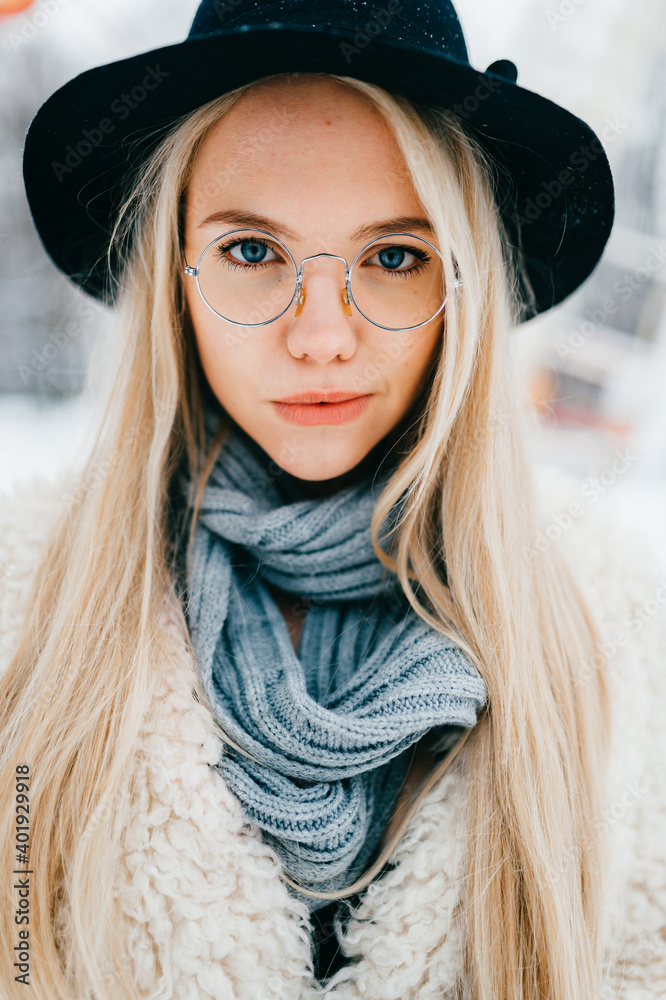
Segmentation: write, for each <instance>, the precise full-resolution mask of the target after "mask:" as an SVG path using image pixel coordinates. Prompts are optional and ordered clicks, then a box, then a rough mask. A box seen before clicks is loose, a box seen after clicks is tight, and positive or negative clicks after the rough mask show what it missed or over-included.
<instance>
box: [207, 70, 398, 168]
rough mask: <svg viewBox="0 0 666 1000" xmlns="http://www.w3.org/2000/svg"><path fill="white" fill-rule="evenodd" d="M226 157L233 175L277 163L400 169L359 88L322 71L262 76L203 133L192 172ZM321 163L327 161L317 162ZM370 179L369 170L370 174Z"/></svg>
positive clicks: (387, 132) (388, 136) (383, 126)
mask: <svg viewBox="0 0 666 1000" xmlns="http://www.w3.org/2000/svg"><path fill="white" fill-rule="evenodd" d="M222 161H224V162H226V163H227V165H228V168H229V174H230V175H231V174H233V176H235V177H243V176H249V177H250V178H252V177H255V176H257V174H258V173H262V174H269V173H270V172H271V171H275V170H279V169H284V170H286V169H289V170H291V171H298V172H299V173H302V172H304V171H305V170H310V171H311V170H313V169H316V170H317V171H318V173H321V172H325V173H326V174H330V173H331V167H332V165H334V164H336V165H338V166H342V164H343V163H346V164H347V176H349V173H350V172H354V171H356V170H358V169H365V170H366V171H367V170H370V169H375V170H377V168H378V167H379V166H380V165H381V172H382V173H383V174H385V175H386V174H391V175H404V174H405V171H406V165H405V163H404V158H403V156H402V153H401V151H400V149H399V147H398V144H397V142H396V140H395V138H394V136H393V134H392V131H391V129H390V127H389V126H388V125H387V123H386V122H384V120H383V119H382V117H381V115H380V114H379V113H378V112H377V111H376V110H375V109H374V108H373V107H372V106H371V105H370V103H369V102H368V101H367V100H366V99H365V98H364V97H363V96H362V95H360V94H357V93H354V92H353V91H351V90H350V89H349V88H347V87H344V86H343V85H342V84H340V83H339V82H337V81H335V80H333V79H332V78H330V77H327V76H322V77H319V78H315V79H314V80H313V79H310V78H308V79H296V80H293V79H284V78H278V79H276V80H268V81H265V82H262V83H259V84H257V85H255V86H254V87H252V88H250V90H249V91H247V92H246V93H245V94H244V95H243V96H242V97H241V98H240V99H239V101H238V102H237V103H236V104H235V105H234V106H233V107H232V108H231V110H230V111H229V112H227V114H226V115H224V117H223V118H222V119H220V121H218V122H217V123H216V124H215V125H213V126H212V127H211V128H210V130H209V131H208V133H207V135H206V136H205V138H204V139H203V141H202V143H201V146H200V150H199V153H198V156H197V160H196V163H195V166H194V170H193V173H192V180H193V181H194V182H196V180H197V179H199V178H200V177H201V176H202V175H204V174H205V173H206V172H207V171H208V170H209V169H210V167H211V165H212V164H216V165H219V164H220V163H221V162H222ZM326 164H330V165H331V166H329V168H328V169H325V167H326ZM375 178H376V179H377V175H376V174H375Z"/></svg>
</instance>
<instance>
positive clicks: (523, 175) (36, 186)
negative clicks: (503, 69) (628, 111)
mask: <svg viewBox="0 0 666 1000" xmlns="http://www.w3.org/2000/svg"><path fill="white" fill-rule="evenodd" d="M288 71H292V72H297V71H301V72H308V71H309V72H323V73H337V74H340V75H345V76H354V77H357V78H359V79H362V80H366V81H369V82H372V83H376V84H378V85H379V86H381V87H383V88H384V89H386V90H388V91H390V92H395V93H399V94H403V95H404V96H406V97H407V98H409V99H410V100H413V101H415V102H417V103H419V104H436V105H440V106H443V107H446V108H451V109H456V110H457V113H458V114H460V115H461V117H462V118H463V120H464V123H465V125H466V126H467V127H470V128H471V129H472V130H473V133H474V135H475V137H476V138H477V139H478V140H479V141H480V143H481V145H482V146H483V147H484V149H485V150H486V152H487V153H488V154H489V155H490V157H491V158H492V160H493V162H494V164H495V167H496V169H495V171H494V174H495V189H496V197H497V200H498V203H499V205H500V210H501V214H502V217H503V219H504V222H505V226H506V229H507V232H508V235H509V238H510V240H511V243H512V245H513V246H514V247H517V248H519V249H520V252H521V254H522V258H523V261H524V266H525V269H526V272H527V277H528V279H529V282H530V284H531V286H532V289H533V292H534V302H533V304H532V305H531V306H530V307H528V308H526V310H525V316H524V318H525V319H527V318H530V316H533V315H536V314H538V313H541V312H544V311H545V310H547V309H550V308H552V307H553V306H555V305H557V304H558V303H559V302H561V301H562V300H563V299H565V298H566V297H567V296H568V295H570V294H571V293H572V292H573V291H575V290H576V289H577V288H578V287H579V286H580V285H581V284H582V282H583V281H585V279H586V278H587V277H588V276H589V275H590V274H591V273H592V271H593V270H594V268H595V266H596V264H597V263H598V261H599V259H600V257H601V255H602V253H603V249H604V247H605V245H606V242H607V240H608V237H609V235H610V231H611V227H612V224H613V216H614V190H613V178H612V174H611V170H610V166H609V163H608V159H607V157H606V154H605V152H604V150H603V147H602V144H601V142H600V141H599V139H598V137H597V136H596V135H595V133H594V132H593V130H592V129H591V128H590V127H589V126H588V125H586V123H585V122H583V121H582V120H581V119H580V118H577V117H576V116H575V115H573V114H572V113H571V112H569V111H567V110H566V109H564V108H562V107H560V106H559V105H557V104H555V103H553V102H552V101H550V100H548V99H547V98H545V97H542V96H540V95H539V94H535V93H533V92H532V91H530V90H527V89H525V88H523V87H520V86H518V85H517V84H516V83H513V82H510V81H508V80H506V79H503V78H502V77H499V76H497V75H495V74H493V73H488V72H486V73H483V72H481V71H479V70H476V69H474V68H473V67H471V66H470V65H469V64H468V63H466V62H461V61H459V60H456V59H454V58H452V57H449V56H445V55H443V54H441V53H440V52H434V51H430V52H424V51H423V50H422V49H420V48H415V47H413V46H410V45H407V44H401V43H396V42H388V41H384V40H382V39H381V38H376V39H373V40H372V41H371V42H370V44H368V45H367V46H366V47H365V48H363V49H359V48H358V46H356V45H355V43H354V36H353V35H352V34H351V33H350V32H343V31H334V30H331V29H326V30H322V29H318V28H317V27H304V26H300V25H290V24H279V23H273V24H272V25H270V26H263V25H262V26H256V27H255V26H250V27H244V28H241V29H239V28H236V29H229V30H227V31H219V32H217V33H216V34H215V35H209V36H205V37H204V36H200V37H196V36H195V37H190V38H188V39H186V40H185V41H183V42H180V43H177V44H174V45H169V46H165V47H161V48H158V49H153V50H151V51H148V52H143V53H141V54H139V55H137V56H132V57H130V58H128V59H122V60H119V61H117V62H113V63H109V64H107V65H103V66H98V67H95V68H93V69H90V70H87V71H86V72H84V73H81V74H80V75H79V76H77V77H75V78H74V79H72V80H70V81H69V82H68V83H66V84H65V85H64V86H62V87H61V88H60V89H59V90H57V91H56V92H55V93H54V94H52V95H51V97H50V98H49V99H48V100H47V101H46V102H45V103H44V104H43V105H42V107H41V108H40V109H39V111H38V112H37V114H36V115H35V117H34V119H33V121H32V122H31V125H30V128H29V130H28V133H27V136H26V142H25V151H24V160H23V175H24V181H25V188H26V193H27V197H28V202H29V205H30V209H31V212H32V215H33V219H34V222H35V226H36V228H37V231H38V233H39V235H40V237H41V240H42V242H43V244H44V247H45V249H46V251H47V252H48V254H49V255H50V256H51V258H52V259H53V261H54V262H55V263H56V265H57V266H58V267H59V268H60V269H61V270H62V271H63V272H64V273H65V274H67V275H68V276H69V277H70V278H71V279H72V280H73V281H75V282H76V283H77V284H78V285H80V286H81V287H82V288H83V289H84V290H85V291H86V292H88V293H90V294H91V295H93V296H95V297H97V298H100V299H103V300H105V301H110V300H111V298H112V293H111V291H110V284H109V281H108V275H107V250H108V244H109V235H110V228H111V223H112V221H113V218H114V214H115V212H116V210H117V207H118V197H119V193H120V190H121V186H122V182H123V179H124V177H125V175H126V173H127V171H128V170H129V169H131V168H133V167H135V166H136V165H137V164H139V163H140V162H141V161H142V160H143V159H144V158H145V157H146V156H147V155H148V154H149V153H150V152H151V151H152V150H153V149H154V148H155V147H156V146H157V144H158V143H159V142H160V141H161V139H162V138H163V137H164V135H165V134H166V132H167V131H168V130H169V128H171V127H172V125H173V124H174V122H175V121H177V120H178V119H179V118H181V117H182V116H184V115H186V114H188V113H190V112H191V111H193V110H195V109H196V108H198V107H200V106H201V105H203V104H205V103H207V102H208V101H211V100H213V99H214V98H216V97H218V96H220V95H222V94H224V93H225V92H226V91H228V90H231V89H234V88H236V87H238V86H240V85H242V84H244V83H249V82H251V81H253V80H256V79H259V78H263V77H266V76H272V75H273V74H276V73H282V72H288ZM525 299H527V293H525Z"/></svg>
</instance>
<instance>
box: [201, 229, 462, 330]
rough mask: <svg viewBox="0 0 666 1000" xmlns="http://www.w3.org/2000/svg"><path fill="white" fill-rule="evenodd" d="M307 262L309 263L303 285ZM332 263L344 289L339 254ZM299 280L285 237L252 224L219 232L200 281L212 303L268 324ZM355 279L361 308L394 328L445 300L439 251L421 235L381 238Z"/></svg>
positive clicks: (422, 318) (246, 320)
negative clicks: (272, 235) (224, 234)
mask: <svg viewBox="0 0 666 1000" xmlns="http://www.w3.org/2000/svg"><path fill="white" fill-rule="evenodd" d="M309 263H311V262H308V261H306V263H305V266H304V269H303V286H306V284H307V277H308V274H307V268H308V264H309ZM327 263H328V264H329V266H330V267H337V268H339V272H340V285H341V288H342V287H343V286H344V273H343V268H342V263H341V261H336V262H335V263H334V262H333V261H332V260H331V261H329V262H327ZM350 266H351V265H350ZM296 279H297V272H296V268H295V266H294V262H293V260H292V259H291V257H290V256H289V254H288V253H287V252H286V249H285V248H284V247H283V245H282V244H281V243H280V241H279V240H277V239H275V238H271V237H269V236H267V235H265V234H264V233H260V232H258V231H256V230H252V229H248V230H236V231H234V232H233V233H230V234H228V235H227V236H222V237H220V239H219V240H216V241H215V242H214V243H212V244H211V245H210V246H209V247H208V248H207V250H206V252H205V253H204V254H203V257H202V258H201V260H200V262H199V287H200V290H201V294H202V295H203V297H204V299H205V300H206V302H207V303H208V305H209V306H210V307H211V308H212V309H213V310H214V311H215V312H216V313H218V315H220V316H221V317H222V318H224V319H228V320H231V321H232V322H234V323H240V324H242V325H248V326H251V325H253V324H258V323H267V322H269V321H271V320H273V319H276V318H278V317H279V316H280V315H281V314H282V313H284V312H285V310H286V309H287V308H288V306H289V305H290V303H291V301H292V298H293V296H294V291H295V287H296ZM350 284H351V292H352V297H353V300H354V303H355V304H356V307H357V308H358V310H359V311H360V312H361V313H362V315H363V316H365V317H366V319H369V320H370V321H371V322H373V323H376V324H377V325H379V326H382V327H386V328H388V329H408V328H410V327H414V326H418V325H420V324H423V323H425V322H427V321H428V320H429V319H431V318H432V317H434V316H436V315H437V313H438V312H439V311H440V310H441V308H442V304H443V301H444V298H443V292H442V287H443V278H442V261H441V258H440V256H439V254H438V252H437V251H436V250H435V249H434V248H433V247H432V246H430V244H429V243H427V242H426V241H425V240H422V239H420V238H419V237H417V236H404V235H402V234H400V235H392V236H389V237H380V238H379V239H377V240H375V241H374V242H373V243H371V244H370V245H369V246H367V247H366V248H365V249H364V250H363V252H362V253H361V254H360V256H359V257H358V260H356V261H355V263H354V264H353V267H352V268H351V278H350Z"/></svg>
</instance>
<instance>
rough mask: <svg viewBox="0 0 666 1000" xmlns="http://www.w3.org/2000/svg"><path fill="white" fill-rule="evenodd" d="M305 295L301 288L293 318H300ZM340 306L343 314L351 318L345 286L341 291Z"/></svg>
mask: <svg viewBox="0 0 666 1000" xmlns="http://www.w3.org/2000/svg"><path fill="white" fill-rule="evenodd" d="M305 294H306V293H305V289H304V288H301V291H300V293H299V296H298V300H297V302H298V304H297V306H296V312H295V313H294V315H295V316H300V315H301V312H302V311H303V306H304V305H305ZM342 304H343V306H344V307H345V312H346V313H347V315H348V316H352V315H353V313H352V310H351V304H350V302H349V296H348V295H347V286H346V285H345V287H344V288H343V289H342Z"/></svg>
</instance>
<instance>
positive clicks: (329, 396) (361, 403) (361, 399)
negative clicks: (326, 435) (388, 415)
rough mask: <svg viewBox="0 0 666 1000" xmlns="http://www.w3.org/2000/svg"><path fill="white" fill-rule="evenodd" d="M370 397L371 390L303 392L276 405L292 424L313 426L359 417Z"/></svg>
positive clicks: (275, 401)
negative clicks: (357, 393) (360, 393)
mask: <svg viewBox="0 0 666 1000" xmlns="http://www.w3.org/2000/svg"><path fill="white" fill-rule="evenodd" d="M369 401H370V394H368V395H365V396H355V395H353V393H349V392H334V391H332V390H321V392H317V391H315V392H300V393H296V394H295V395H292V396H286V397H285V398H284V399H279V400H274V401H273V405H274V406H275V408H276V410H277V411H278V413H279V415H280V416H281V417H284V419H285V420H288V421H290V423H292V424H300V425H301V426H304V427H312V426H314V425H315V424H346V423H347V422H348V421H349V420H355V419H356V417H358V416H359V415H360V414H361V413H362V412H363V410H364V409H365V407H366V406H367V405H368V402H369Z"/></svg>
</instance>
